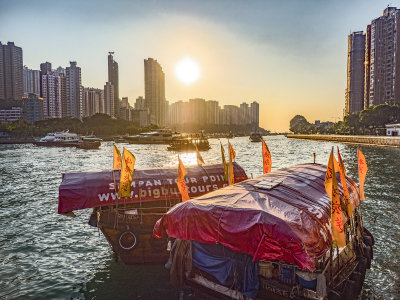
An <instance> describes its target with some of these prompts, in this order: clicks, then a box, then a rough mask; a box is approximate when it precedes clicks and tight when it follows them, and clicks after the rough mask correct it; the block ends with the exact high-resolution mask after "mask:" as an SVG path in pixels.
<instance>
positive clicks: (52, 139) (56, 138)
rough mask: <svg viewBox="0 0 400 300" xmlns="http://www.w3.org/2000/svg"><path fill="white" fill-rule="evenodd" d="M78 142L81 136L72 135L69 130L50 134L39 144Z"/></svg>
mask: <svg viewBox="0 0 400 300" xmlns="http://www.w3.org/2000/svg"><path fill="white" fill-rule="evenodd" d="M77 142H79V136H78V135H77V134H76V133H70V132H69V130H65V131H61V132H50V133H48V134H47V135H46V136H45V137H42V138H41V139H40V140H39V142H37V143H40V144H46V143H48V144H50V143H51V144H63V143H77Z"/></svg>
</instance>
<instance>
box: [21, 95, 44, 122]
mask: <svg viewBox="0 0 400 300" xmlns="http://www.w3.org/2000/svg"><path fill="white" fill-rule="evenodd" d="M22 108H23V116H22V118H23V119H24V120H26V121H28V122H31V123H33V122H36V121H40V120H43V111H44V110H43V98H40V97H39V96H38V95H37V94H34V93H29V94H28V96H24V97H23V98H22Z"/></svg>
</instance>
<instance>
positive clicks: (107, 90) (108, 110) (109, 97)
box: [104, 82, 115, 117]
mask: <svg viewBox="0 0 400 300" xmlns="http://www.w3.org/2000/svg"><path fill="white" fill-rule="evenodd" d="M114 101H115V97H114V85H113V84H112V83H111V82H106V84H105V86H104V113H105V114H107V115H109V116H111V117H115V111H114V109H115V106H114Z"/></svg>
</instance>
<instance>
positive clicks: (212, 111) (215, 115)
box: [206, 100, 221, 125]
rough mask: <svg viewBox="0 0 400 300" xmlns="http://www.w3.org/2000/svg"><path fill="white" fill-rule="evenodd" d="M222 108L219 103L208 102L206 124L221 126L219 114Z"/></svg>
mask: <svg viewBox="0 0 400 300" xmlns="http://www.w3.org/2000/svg"><path fill="white" fill-rule="evenodd" d="M220 110H221V108H220V107H219V105H218V101H215V100H209V101H206V124H210V125H217V124H219V112H220Z"/></svg>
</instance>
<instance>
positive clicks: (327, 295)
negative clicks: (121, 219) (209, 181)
mask: <svg viewBox="0 0 400 300" xmlns="http://www.w3.org/2000/svg"><path fill="white" fill-rule="evenodd" d="M326 169H327V168H326V166H324V165H320V164H315V163H314V164H302V165H297V166H293V167H289V168H285V169H281V170H276V171H273V172H271V173H268V174H265V175H262V176H260V177H258V178H255V179H248V180H246V181H243V182H240V183H237V184H235V185H232V186H228V187H225V188H223V189H219V190H217V191H214V192H212V193H209V194H206V195H203V196H201V197H197V198H195V199H192V200H190V201H186V202H183V203H179V204H177V205H175V206H174V207H173V208H171V209H170V210H169V211H168V212H167V213H166V214H165V215H164V216H163V217H162V218H161V219H160V220H158V221H157V223H156V225H155V227H154V231H153V235H154V236H155V237H157V238H159V237H164V236H168V237H172V238H175V239H176V241H175V243H174V246H173V250H172V252H171V253H172V255H171V258H170V261H169V263H168V264H167V265H168V267H170V268H171V271H170V275H171V282H172V283H173V284H174V285H175V286H177V287H183V285H185V284H186V285H189V286H190V287H191V288H192V289H193V290H194V292H195V293H196V294H198V295H200V296H204V297H206V298H207V299H357V297H358V295H359V294H360V292H361V289H362V285H363V282H364V278H365V274H366V271H367V269H369V268H370V266H371V261H372V259H373V245H374V238H373V236H372V234H371V233H370V232H369V231H368V230H367V229H366V228H365V227H364V224H363V219H362V208H361V205H360V194H359V191H358V188H357V186H356V184H355V183H354V181H352V180H351V179H350V178H348V177H346V179H345V182H346V185H347V189H348V191H349V195H350V203H349V205H351V206H352V208H353V214H352V215H348V214H347V210H346V209H342V216H343V224H344V226H343V230H344V234H345V239H346V245H345V246H344V247H341V248H338V247H336V245H335V242H334V241H333V236H332V231H331V199H330V198H329V196H328V195H327V193H326V191H325V186H324V181H325V173H326ZM338 176H339V175H337V177H338ZM338 182H340V180H338ZM338 190H339V194H340V202H341V205H342V206H345V205H346V204H345V199H344V196H343V189H342V186H341V185H340V184H338Z"/></svg>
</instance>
